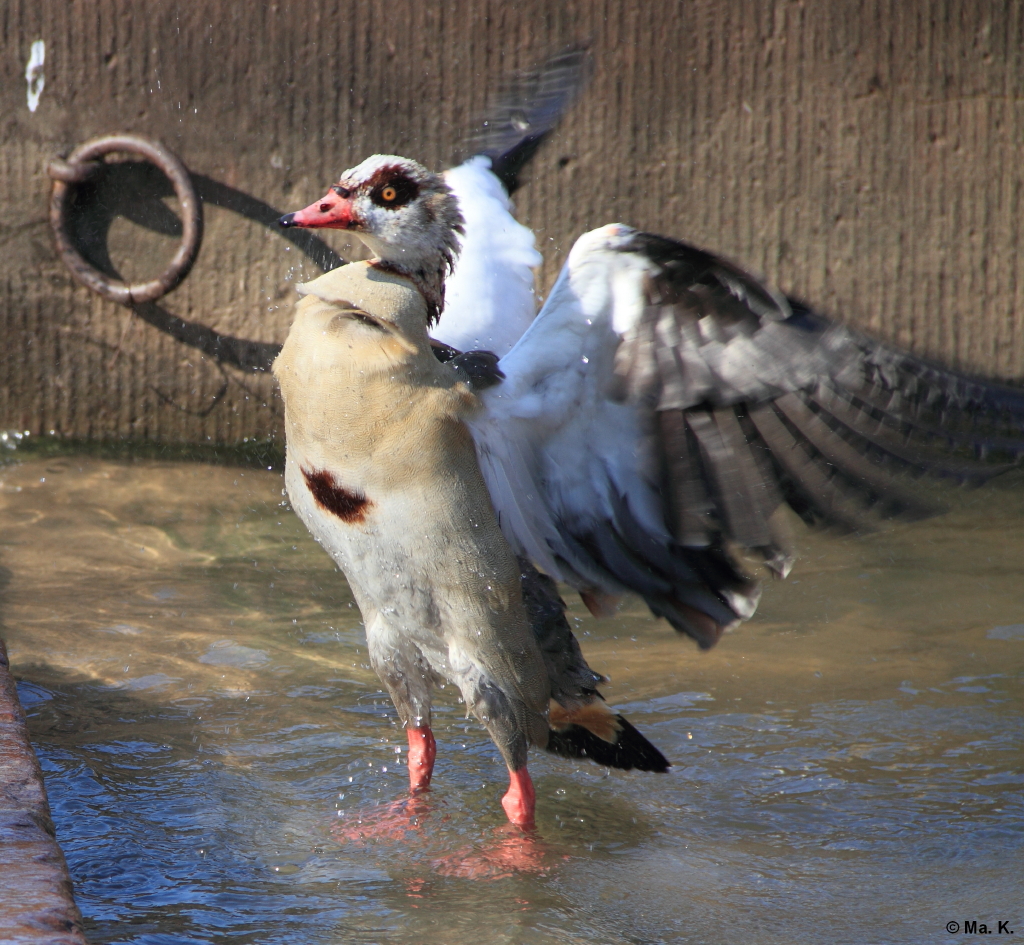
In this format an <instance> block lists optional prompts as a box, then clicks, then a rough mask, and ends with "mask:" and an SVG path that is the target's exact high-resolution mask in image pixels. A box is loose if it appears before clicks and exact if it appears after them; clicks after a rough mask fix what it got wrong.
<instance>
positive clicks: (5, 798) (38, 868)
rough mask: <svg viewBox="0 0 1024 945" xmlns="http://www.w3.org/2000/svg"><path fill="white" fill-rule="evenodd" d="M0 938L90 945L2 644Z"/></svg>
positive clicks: (28, 944) (25, 944) (14, 944)
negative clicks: (83, 929)
mask: <svg viewBox="0 0 1024 945" xmlns="http://www.w3.org/2000/svg"><path fill="white" fill-rule="evenodd" d="M0 890H2V893H0V941H2V942H5V943H10V945H36V943H43V942H45V943H47V945H51V943H52V945H84V943H85V941H86V939H85V935H84V934H83V932H82V914H81V913H80V912H79V911H78V906H76V905H75V898H74V893H73V891H72V887H71V877H70V875H69V874H68V867H67V863H66V862H65V860H64V854H63V852H62V851H61V848H60V847H59V846H58V844H57V838H56V831H55V830H54V826H53V819H52V818H51V817H50V804H49V801H47V799H46V788H45V786H44V785H43V774H42V771H41V770H40V768H39V761H38V760H37V759H36V755H35V752H34V751H33V750H32V745H31V744H30V742H29V740H28V727H27V726H26V724H25V712H24V710H23V709H22V707H21V703H20V702H19V701H18V690H17V687H16V686H15V682H14V677H13V676H11V673H10V664H9V662H8V659H7V649H6V647H5V646H4V641H3V640H2V639H0Z"/></svg>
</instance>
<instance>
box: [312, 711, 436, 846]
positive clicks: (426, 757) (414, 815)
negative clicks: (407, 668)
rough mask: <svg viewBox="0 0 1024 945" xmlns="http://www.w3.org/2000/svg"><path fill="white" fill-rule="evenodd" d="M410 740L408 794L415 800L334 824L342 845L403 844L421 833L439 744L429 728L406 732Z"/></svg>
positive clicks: (373, 808)
mask: <svg viewBox="0 0 1024 945" xmlns="http://www.w3.org/2000/svg"><path fill="white" fill-rule="evenodd" d="M406 737H407V738H408V740H409V793H410V794H411V795H412V797H409V798H404V799H403V800H399V801H392V802H391V803H390V804H384V805H382V806H380V807H372V808H370V809H369V810H361V811H354V812H351V813H350V814H348V816H347V817H345V818H344V819H343V820H342V821H341V822H339V823H337V824H335V826H334V827H333V828H332V830H331V833H332V834H333V835H334V838H335V839H336V840H339V841H341V842H349V843H352V842H361V841H365V840H403V839H405V836H406V834H407V833H409V832H410V831H414V830H419V829H420V826H421V825H422V823H423V820H424V819H425V818H426V817H427V815H428V814H429V813H430V810H431V806H430V805H429V804H428V802H427V801H426V799H425V798H424V797H423V795H424V794H425V793H426V792H427V791H429V790H430V777H431V775H432V774H433V773H434V759H435V758H436V757H437V743H436V742H435V741H434V733H433V732H431V731H430V726H429V725H422V726H420V727H419V728H409V729H406Z"/></svg>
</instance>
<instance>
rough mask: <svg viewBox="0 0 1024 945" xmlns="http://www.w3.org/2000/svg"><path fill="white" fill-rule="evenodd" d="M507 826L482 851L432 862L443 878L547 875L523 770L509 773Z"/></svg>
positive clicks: (547, 865) (547, 862) (529, 784)
mask: <svg viewBox="0 0 1024 945" xmlns="http://www.w3.org/2000/svg"><path fill="white" fill-rule="evenodd" d="M501 806H502V807H503V808H504V809H505V814H506V816H507V817H508V819H509V823H508V824H506V825H505V826H504V827H501V828H499V830H498V833H497V840H496V841H495V842H494V843H492V844H489V845H488V846H487V847H485V848H484V849H483V850H479V851H477V850H466V851H461V852H459V853H453V854H452V855H450V856H446V857H442V858H441V859H439V860H435V861H434V864H433V865H434V869H435V870H436V872H438V873H439V874H441V875H442V876H459V877H463V878H465V879H502V878H504V877H506V876H511V875H512V874H513V873H546V872H548V870H550V869H551V866H552V863H551V858H550V857H549V856H548V855H547V853H546V851H545V849H544V845H543V844H542V843H541V841H540V840H539V839H538V838H537V837H536V836H535V834H534V833H533V831H534V829H535V816H534V812H535V809H536V794H535V792H534V789H533V781H532V780H531V778H530V774H529V772H528V771H527V770H526V768H520V769H519V770H518V771H509V788H508V791H507V792H506V793H505V796H504V797H503V798H502V799H501Z"/></svg>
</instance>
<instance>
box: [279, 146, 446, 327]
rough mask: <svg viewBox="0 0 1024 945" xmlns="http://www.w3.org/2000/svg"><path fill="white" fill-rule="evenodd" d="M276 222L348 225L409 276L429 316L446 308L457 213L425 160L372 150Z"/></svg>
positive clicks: (387, 264) (383, 262) (385, 264)
mask: <svg viewBox="0 0 1024 945" xmlns="http://www.w3.org/2000/svg"><path fill="white" fill-rule="evenodd" d="M278 223H279V224H280V225H281V226H282V227H285V228H288V227H308V228H311V229H315V228H327V229H336V230H348V231H349V232H351V233H353V234H354V235H355V236H357V237H358V238H359V239H360V240H361V241H362V242H363V243H365V244H366V246H367V247H368V248H369V250H370V251H371V252H372V253H373V254H374V256H375V259H374V260H372V263H373V264H374V265H377V266H379V267H381V268H383V269H386V270H390V271H393V272H397V273H400V274H401V275H404V276H407V277H409V278H410V279H412V281H413V282H414V283H415V285H416V286H417V288H419V289H420V291H421V292H422V293H423V296H424V298H425V299H426V301H427V309H428V321H429V322H432V321H434V320H435V319H436V318H437V316H438V315H439V314H440V312H441V310H442V309H443V308H444V280H445V277H446V276H447V275H448V273H449V272H450V271H451V268H452V265H453V262H454V259H455V256H456V255H457V254H458V252H459V235H461V234H462V232H463V225H462V214H461V213H460V212H459V205H458V202H457V201H456V199H455V195H454V194H453V193H452V192H451V190H450V189H449V187H448V185H447V184H446V183H445V182H444V179H443V178H442V177H441V176H440V175H438V174H433V173H431V172H430V171H428V170H427V169H426V168H425V167H423V165H422V164H418V163H417V162H416V161H413V160H410V159H409V158H404V157H398V156H397V155H394V154H375V155H373V157H370V158H367V159H366V160H365V161H363V162H362V164H358V165H356V166H355V167H353V168H350V169H349V170H347V171H345V172H344V173H343V174H342V175H341V178H340V179H339V180H338V183H336V184H335V185H334V186H333V187H331V189H330V190H328V191H327V193H326V194H325V195H324V196H323V197H322V198H321V199H320V200H317V201H316V202H315V203H311V204H310V205H309V206H308V207H306V208H305V209H303V210H297V211H295V212H294V213H286V214H285V215H284V216H283V217H281V219H280V220H279V221H278Z"/></svg>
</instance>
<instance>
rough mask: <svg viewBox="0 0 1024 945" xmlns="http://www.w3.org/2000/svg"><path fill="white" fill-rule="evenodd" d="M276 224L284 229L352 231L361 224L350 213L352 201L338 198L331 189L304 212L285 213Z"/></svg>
mask: <svg viewBox="0 0 1024 945" xmlns="http://www.w3.org/2000/svg"><path fill="white" fill-rule="evenodd" d="M277 222H278V225H279V226H282V227H284V228H285V229H288V228H289V227H292V226H301V227H307V228H309V229H319V228H325V227H326V228H329V229H333V230H354V229H356V228H358V227H359V226H360V225H361V223H362V221H361V220H360V219H359V218H358V217H357V216H356V215H355V214H354V213H353V212H352V201H351V200H350V199H348V198H347V197H340V196H339V195H338V194H337V193H335V191H334V190H333V188H332V189H331V190H329V191H327V193H326V195H325V196H323V197H321V198H320V199H319V200H318V201H316V203H311V204H310V205H309V206H308V207H306V208H305V209H304V210H296V211H295V212H294V213H286V214H285V215H284V216H283V217H281V219H279V220H278V221H277Z"/></svg>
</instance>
